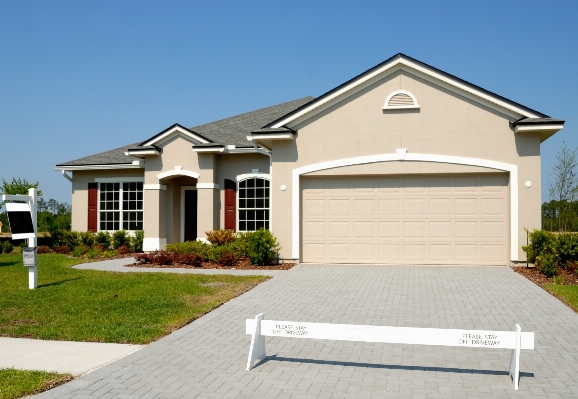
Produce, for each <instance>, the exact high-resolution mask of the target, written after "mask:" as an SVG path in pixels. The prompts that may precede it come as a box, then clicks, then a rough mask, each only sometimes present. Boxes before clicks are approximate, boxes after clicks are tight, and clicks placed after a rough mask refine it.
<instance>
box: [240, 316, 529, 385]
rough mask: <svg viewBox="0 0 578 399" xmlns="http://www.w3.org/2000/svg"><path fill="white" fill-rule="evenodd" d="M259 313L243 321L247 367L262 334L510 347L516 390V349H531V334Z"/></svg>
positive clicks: (260, 347)
mask: <svg viewBox="0 0 578 399" xmlns="http://www.w3.org/2000/svg"><path fill="white" fill-rule="evenodd" d="M264 317H265V316H264V314H263V313H261V314H259V315H257V317H255V319H248V320H247V321H246V332H247V334H250V335H251V336H252V338H251V348H250V349H249V359H248V360H247V370H250V369H251V368H253V365H254V363H255V361H256V360H258V359H261V360H265V358H266V356H267V353H266V350H265V337H285V338H311V339H330V340H334V341H361V342H384V343H389V344H410V345H411V344H415V345H438V346H459V347H467V348H496V349H498V348H501V349H512V355H511V356H510V368H509V374H510V376H511V377H512V379H513V382H514V389H516V390H517V389H518V382H519V379H520V349H534V333H533V332H522V330H521V328H520V326H519V325H518V324H516V326H515V330H514V331H485V330H455V329H442V328H414V327H385V326H361V325H351V324H328V323H301V322H295V321H276V320H265V318H264Z"/></svg>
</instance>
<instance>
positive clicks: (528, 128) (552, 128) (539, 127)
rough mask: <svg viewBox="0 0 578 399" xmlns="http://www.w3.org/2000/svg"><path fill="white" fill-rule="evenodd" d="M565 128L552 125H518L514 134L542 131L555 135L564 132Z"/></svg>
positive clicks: (560, 125) (559, 125)
mask: <svg viewBox="0 0 578 399" xmlns="http://www.w3.org/2000/svg"><path fill="white" fill-rule="evenodd" d="M563 128H564V125H563V124H551V125H517V126H516V127H515V128H514V132H516V133H523V132H540V131H553V132H554V133H556V132H558V131H560V130H562V129H563Z"/></svg>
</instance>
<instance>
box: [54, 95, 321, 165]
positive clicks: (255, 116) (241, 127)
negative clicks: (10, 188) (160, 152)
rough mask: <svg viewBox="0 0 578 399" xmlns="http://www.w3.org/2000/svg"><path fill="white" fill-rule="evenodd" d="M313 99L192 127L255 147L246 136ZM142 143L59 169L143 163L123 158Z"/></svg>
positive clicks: (220, 139) (224, 141) (216, 137)
mask: <svg viewBox="0 0 578 399" xmlns="http://www.w3.org/2000/svg"><path fill="white" fill-rule="evenodd" d="M313 99H314V98H313V97H305V98H300V99H298V100H293V101H289V102H286V103H282V104H277V105H273V106H271V107H267V108H262V109H258V110H256V111H251V112H247V113H244V114H241V115H237V116H232V117H230V118H225V119H221V120H218V121H215V122H211V123H206V124H204V125H199V126H196V127H193V128H192V129H191V130H193V131H194V132H196V133H199V134H201V135H202V136H205V137H206V138H208V139H209V140H212V141H214V142H215V143H217V144H224V145H226V144H235V145H236V146H238V147H252V146H253V144H251V143H250V142H249V141H247V136H248V135H250V134H251V131H252V130H256V129H259V128H261V127H263V126H264V125H266V124H267V123H269V122H271V121H272V120H274V119H277V118H280V117H282V116H283V115H285V114H288V113H289V112H291V111H293V110H294V109H297V108H299V107H300V106H302V105H304V104H307V103H308V102H310V101H312V100H313ZM141 143H142V142H138V143H134V144H129V145H125V146H123V147H119V148H115V149H114V150H110V151H105V152H101V153H98V154H94V155H90V156H88V157H84V158H79V159H75V160H73V161H68V162H63V163H59V164H57V165H56V166H74V165H77V166H79V165H106V164H130V163H132V161H138V160H140V158H137V157H133V156H129V155H124V153H125V152H126V151H127V150H128V149H129V148H130V149H136V148H143V147H142V146H139V144H141ZM211 145H214V144H211Z"/></svg>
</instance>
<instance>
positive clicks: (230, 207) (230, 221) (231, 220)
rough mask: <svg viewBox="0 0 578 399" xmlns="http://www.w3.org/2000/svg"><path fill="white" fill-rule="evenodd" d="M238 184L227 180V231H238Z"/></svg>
mask: <svg viewBox="0 0 578 399" xmlns="http://www.w3.org/2000/svg"><path fill="white" fill-rule="evenodd" d="M236 191H237V183H235V182H234V181H233V180H227V179H225V230H232V231H236V230H237V217H236V216H237V193H236Z"/></svg>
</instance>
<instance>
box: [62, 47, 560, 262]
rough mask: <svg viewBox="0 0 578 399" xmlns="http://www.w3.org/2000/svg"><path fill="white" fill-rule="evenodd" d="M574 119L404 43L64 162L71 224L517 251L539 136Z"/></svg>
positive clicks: (427, 254)
mask: <svg viewBox="0 0 578 399" xmlns="http://www.w3.org/2000/svg"><path fill="white" fill-rule="evenodd" d="M563 125H564V121H562V120H559V119H553V118H550V117H549V116H547V115H545V114H543V113H541V112H538V111H535V110H533V109H531V108H528V107H526V106H523V105H521V104H518V103H516V102H514V101H511V100H508V99H507V98H504V97H501V96H499V95H497V94H494V93H492V92H489V91H487V90H484V89H482V88H481V87H478V86H476V85H473V84H471V83H469V82H466V81H464V80H462V79H459V78H457V77H455V76H452V75H450V74H448V73H446V72H443V71H441V70H439V69H436V68H434V67H432V66H429V65H427V64H424V63H423V62H420V61H418V60H416V59H413V58H411V57H408V56H406V55H404V54H397V55H395V56H393V57H391V58H390V59H388V60H386V61H384V62H382V63H381V64H379V65H377V66H375V67H373V68H371V69H369V70H367V71H365V72H363V73H362V74H360V75H358V76H356V77H354V78H353V79H351V80H349V81H347V82H345V83H343V84H342V85H340V86H338V87H336V88H334V89H332V90H330V91H328V92H327V93H325V94H323V95H322V96H320V97H318V98H312V97H306V98H302V99H298V100H295V101H290V102H287V103H283V104H279V105H275V106H272V107H268V108H264V109H260V110H257V111H253V112H248V113H246V114H242V115H238V116H233V117H231V118H227V119H223V120H219V121H216V122H212V123H208V124H205V125H200V126H196V127H192V128H187V127H184V126H181V125H179V124H175V125H173V126H170V127H169V128H167V129H166V130H163V131H162V132H160V133H158V134H156V135H154V136H152V137H150V138H148V139H146V140H144V141H143V142H140V143H135V144H130V145H127V146H124V147H120V148H117V149H113V150H111V151H107V152H104V153H100V154H96V155H92V156H89V157H86V158H81V159H77V160H75V161H70V162H65V163H61V164H58V165H56V169H57V170H61V171H62V173H63V175H64V176H65V177H67V178H68V179H69V180H70V181H71V182H72V228H73V229H74V230H79V231H86V230H91V231H98V230H109V231H110V230H118V229H123V228H124V229H127V230H136V229H144V231H145V240H144V250H145V251H152V250H156V249H162V248H164V247H165V245H166V244H167V243H172V242H179V241H183V240H194V239H197V238H204V237H205V235H204V233H205V231H208V230H212V229H219V228H220V229H231V230H235V231H251V230H255V229H258V228H261V227H264V228H268V229H270V230H271V231H272V232H273V233H274V234H275V236H276V237H277V238H278V240H279V242H280V244H281V247H282V250H281V257H282V258H284V259H297V260H299V261H301V262H319V263H321V262H324V263H404V264H483V265H506V264H509V263H510V262H518V261H525V254H524V252H523V251H522V250H521V246H522V244H525V243H526V233H525V231H524V229H525V228H528V229H530V230H531V229H534V228H540V225H541V217H540V205H541V195H540V194H541V193H540V191H541V186H542V184H541V180H540V143H542V142H543V141H544V140H546V139H548V138H549V137H550V136H552V135H553V134H555V133H556V132H557V131H559V130H560V129H562V128H563ZM70 172H72V177H71V176H70V175H69V173H70Z"/></svg>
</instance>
